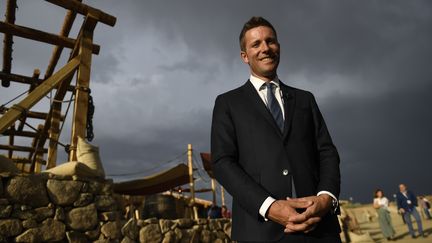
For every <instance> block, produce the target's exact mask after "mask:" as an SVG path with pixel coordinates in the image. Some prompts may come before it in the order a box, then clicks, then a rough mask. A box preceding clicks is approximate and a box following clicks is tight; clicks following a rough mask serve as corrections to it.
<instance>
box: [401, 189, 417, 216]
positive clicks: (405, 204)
mask: <svg viewBox="0 0 432 243" xmlns="http://www.w3.org/2000/svg"><path fill="white" fill-rule="evenodd" d="M407 196H408V197H405V196H404V195H403V194H402V192H398V193H397V194H396V202H397V206H398V209H401V208H403V209H404V210H405V211H412V209H413V208H414V207H417V197H416V196H415V195H414V193H412V192H411V191H407ZM408 200H410V201H411V205H410V204H408Z"/></svg>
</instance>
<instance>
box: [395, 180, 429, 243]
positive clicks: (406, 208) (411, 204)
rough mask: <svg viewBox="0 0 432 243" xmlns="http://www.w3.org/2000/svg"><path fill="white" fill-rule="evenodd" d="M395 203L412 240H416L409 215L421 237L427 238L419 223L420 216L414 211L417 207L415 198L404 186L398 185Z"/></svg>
mask: <svg viewBox="0 0 432 243" xmlns="http://www.w3.org/2000/svg"><path fill="white" fill-rule="evenodd" d="M396 202H397V207H398V210H399V212H400V213H401V214H402V215H403V217H404V219H405V222H406V224H407V226H408V230H409V233H410V234H411V237H412V238H416V237H417V236H416V234H415V232H414V229H413V225H412V222H411V215H412V216H413V217H414V219H415V220H416V222H417V227H418V232H419V234H420V235H421V236H423V237H427V236H426V234H425V233H424V232H423V226H422V222H421V218H420V215H419V213H418V211H417V209H416V207H417V197H416V196H415V195H414V193H412V192H411V191H408V190H407V187H406V186H405V184H400V185H399V192H398V193H397V194H396Z"/></svg>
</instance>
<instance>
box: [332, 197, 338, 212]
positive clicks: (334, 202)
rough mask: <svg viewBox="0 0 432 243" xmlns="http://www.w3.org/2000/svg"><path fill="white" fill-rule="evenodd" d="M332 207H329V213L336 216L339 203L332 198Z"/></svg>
mask: <svg viewBox="0 0 432 243" xmlns="http://www.w3.org/2000/svg"><path fill="white" fill-rule="evenodd" d="M331 203H332V205H331V213H332V214H338V209H339V202H338V200H336V199H334V198H333V197H332V201H331Z"/></svg>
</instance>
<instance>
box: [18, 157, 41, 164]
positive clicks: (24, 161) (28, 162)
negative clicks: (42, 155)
mask: <svg viewBox="0 0 432 243" xmlns="http://www.w3.org/2000/svg"><path fill="white" fill-rule="evenodd" d="M12 161H13V162H15V163H19V164H30V163H31V160H29V159H27V158H22V157H16V158H12ZM39 163H41V164H43V165H45V164H46V161H45V160H41V161H39Z"/></svg>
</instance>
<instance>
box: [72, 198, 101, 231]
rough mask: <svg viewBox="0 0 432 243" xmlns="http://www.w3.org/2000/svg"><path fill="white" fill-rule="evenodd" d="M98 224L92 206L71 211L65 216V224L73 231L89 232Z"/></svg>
mask: <svg viewBox="0 0 432 243" xmlns="http://www.w3.org/2000/svg"><path fill="white" fill-rule="evenodd" d="M98 222H99V221H98V218H97V210H96V207H95V205H94V204H90V205H88V206H85V207H79V208H74V209H71V210H70V211H69V212H68V213H67V214H66V224H67V225H68V226H69V227H70V228H71V229H73V230H79V231H87V230H91V229H93V228H94V227H95V226H96V225H97V224H98Z"/></svg>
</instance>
